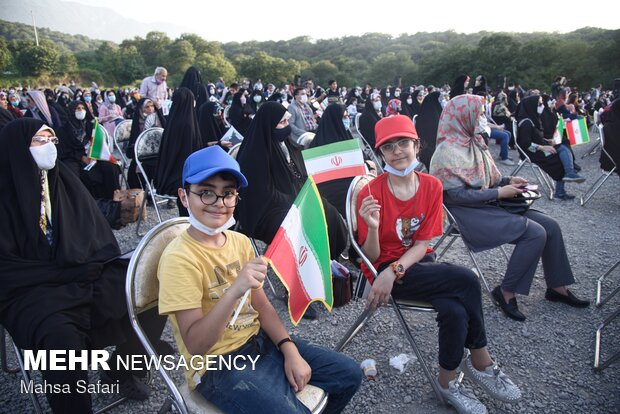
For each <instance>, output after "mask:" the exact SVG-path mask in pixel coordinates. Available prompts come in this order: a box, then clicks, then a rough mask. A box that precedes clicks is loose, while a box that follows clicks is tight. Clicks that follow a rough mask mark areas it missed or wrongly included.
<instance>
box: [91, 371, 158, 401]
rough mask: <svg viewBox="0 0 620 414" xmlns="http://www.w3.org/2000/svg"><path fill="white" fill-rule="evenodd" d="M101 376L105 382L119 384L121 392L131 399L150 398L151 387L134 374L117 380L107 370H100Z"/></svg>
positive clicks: (141, 399)
mask: <svg viewBox="0 0 620 414" xmlns="http://www.w3.org/2000/svg"><path fill="white" fill-rule="evenodd" d="M99 378H100V379H101V382H102V383H104V384H112V385H115V384H118V385H119V387H118V390H119V394H120V395H121V396H123V397H126V398H128V399H130V400H140V401H143V400H146V399H148V398H149V394H150V393H151V389H150V388H149V387H148V385H146V384H145V383H143V382H142V381H140V380H139V379H138V378H136V377H135V376H134V375H129V376H126V377H125V378H123V379H120V380H116V379H114V378H113V377H112V376H110V374H108V372H107V371H100V373H99Z"/></svg>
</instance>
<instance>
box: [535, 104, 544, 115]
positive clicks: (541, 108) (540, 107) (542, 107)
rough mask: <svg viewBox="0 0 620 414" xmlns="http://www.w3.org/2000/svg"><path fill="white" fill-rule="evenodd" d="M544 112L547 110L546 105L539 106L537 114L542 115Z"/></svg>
mask: <svg viewBox="0 0 620 414" xmlns="http://www.w3.org/2000/svg"><path fill="white" fill-rule="evenodd" d="M544 110H545V106H544V105H538V109H536V112H538V115H540V114H542V113H543V111H544Z"/></svg>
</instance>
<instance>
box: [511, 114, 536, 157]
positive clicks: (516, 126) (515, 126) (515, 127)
mask: <svg viewBox="0 0 620 414" xmlns="http://www.w3.org/2000/svg"><path fill="white" fill-rule="evenodd" d="M528 121H529V120H528V119H522V120H521V122H520V123H519V124H517V121H515V120H513V121H512V136H513V137H514V141H515V146H516V147H517V151H519V154H521V156H522V157H523V159H524V160H526V161H527V162H532V160H530V157H529V156H528V155H527V153H526V152H525V151H523V148H521V145H519V140H518V139H517V137H518V135H517V132H518V131H519V125H520V124H521V123H522V122H528ZM529 122H532V121H529ZM532 125H534V124H532Z"/></svg>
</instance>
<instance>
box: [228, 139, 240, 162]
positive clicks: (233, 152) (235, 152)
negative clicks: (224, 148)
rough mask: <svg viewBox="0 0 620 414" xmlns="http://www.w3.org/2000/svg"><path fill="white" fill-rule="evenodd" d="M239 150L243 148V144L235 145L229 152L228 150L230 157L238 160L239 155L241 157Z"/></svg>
mask: <svg viewBox="0 0 620 414" xmlns="http://www.w3.org/2000/svg"><path fill="white" fill-rule="evenodd" d="M239 148H241V143H240V142H239V143H238V144H235V145H233V146H232V147H231V148H230V149H229V150H228V155H230V156H231V157H233V158H234V159H237V155H239Z"/></svg>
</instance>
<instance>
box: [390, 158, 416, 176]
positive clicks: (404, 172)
mask: <svg viewBox="0 0 620 414" xmlns="http://www.w3.org/2000/svg"><path fill="white" fill-rule="evenodd" d="M418 164H420V161H418V159H417V158H414V159H413V162H412V163H411V164H409V166H408V167H407V168H405V169H404V170H402V171H401V170H397V169H396V168H394V167H392V166H391V165H390V164H387V163H386V164H385V167H383V170H384V171H387V172H389V173H390V174H394V175H397V176H399V177H406V176H408V175H409V174H411V172H412V171H413V170H415V167H417V166H418Z"/></svg>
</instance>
